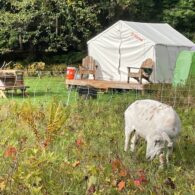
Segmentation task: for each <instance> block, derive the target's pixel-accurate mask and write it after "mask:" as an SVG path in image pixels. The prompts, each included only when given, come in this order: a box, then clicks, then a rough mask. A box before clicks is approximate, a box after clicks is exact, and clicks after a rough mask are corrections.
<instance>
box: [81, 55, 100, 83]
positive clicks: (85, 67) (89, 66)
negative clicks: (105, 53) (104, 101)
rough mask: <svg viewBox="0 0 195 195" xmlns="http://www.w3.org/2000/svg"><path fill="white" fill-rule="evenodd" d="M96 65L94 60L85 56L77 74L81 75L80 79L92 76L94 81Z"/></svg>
mask: <svg viewBox="0 0 195 195" xmlns="http://www.w3.org/2000/svg"><path fill="white" fill-rule="evenodd" d="M96 68H97V66H96V64H95V60H94V59H93V58H92V57H91V56H86V57H85V58H83V60H82V66H79V74H80V75H81V79H83V75H86V74H87V75H89V74H92V75H93V78H94V80H95V73H96Z"/></svg>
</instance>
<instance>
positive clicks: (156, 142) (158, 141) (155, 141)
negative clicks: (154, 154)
mask: <svg viewBox="0 0 195 195" xmlns="http://www.w3.org/2000/svg"><path fill="white" fill-rule="evenodd" d="M160 142H161V140H160V139H159V138H158V139H155V140H154V146H156V145H157V144H158V143H160Z"/></svg>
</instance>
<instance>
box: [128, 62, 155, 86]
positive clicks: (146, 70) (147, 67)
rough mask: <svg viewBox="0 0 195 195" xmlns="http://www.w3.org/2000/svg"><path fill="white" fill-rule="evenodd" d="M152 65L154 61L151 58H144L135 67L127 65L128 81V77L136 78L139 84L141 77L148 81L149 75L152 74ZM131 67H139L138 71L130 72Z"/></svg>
mask: <svg viewBox="0 0 195 195" xmlns="http://www.w3.org/2000/svg"><path fill="white" fill-rule="evenodd" d="M153 66H154V61H153V60H152V59H151V58H148V59H146V60H145V61H144V62H143V63H142V65H141V67H140V68H135V67H127V68H128V80H127V82H128V83H129V81H130V78H134V79H136V80H137V81H138V82H139V83H140V84H141V83H142V79H143V78H144V79H146V80H147V81H148V82H151V81H150V75H151V74H152V71H153ZM131 69H139V71H138V72H131Z"/></svg>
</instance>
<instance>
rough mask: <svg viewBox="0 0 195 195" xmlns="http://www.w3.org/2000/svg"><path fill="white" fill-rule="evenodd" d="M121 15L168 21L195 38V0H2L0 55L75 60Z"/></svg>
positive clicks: (16, 58)
mask: <svg viewBox="0 0 195 195" xmlns="http://www.w3.org/2000/svg"><path fill="white" fill-rule="evenodd" d="M120 19H121V20H127V21H140V22H167V23H169V24H170V25H171V26H173V27H174V28H176V29H177V30H178V31H179V32H181V33H182V34H184V35H185V36H186V37H188V38H189V39H191V40H192V41H195V25H194V21H195V0H147V1H146V0H82V1H81V0H0V53H1V54H0V61H3V60H26V61H33V60H37V59H41V60H45V61H48V62H52V60H53V61H57V62H59V63H60V62H62V61H66V62H67V61H68V60H69V61H68V62H69V63H74V61H78V60H79V58H80V57H81V56H82V55H84V53H85V52H86V45H87V44H86V42H87V40H89V39H90V38H91V37H93V36H94V35H96V34H97V33H99V32H101V31H102V30H104V29H105V28H107V27H108V26H110V25H112V24H113V23H115V22H116V21H118V20H120ZM75 54H77V55H75ZM78 54H79V55H78ZM63 55H64V58H63V57H62V56H63ZM59 56H61V58H59ZM67 56H68V57H67ZM71 56H72V57H71ZM67 59H68V60H67Z"/></svg>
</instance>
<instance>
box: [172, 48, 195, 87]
mask: <svg viewBox="0 0 195 195" xmlns="http://www.w3.org/2000/svg"><path fill="white" fill-rule="evenodd" d="M190 76H193V77H195V52H194V51H182V52H180V53H179V56H178V57H177V61H176V66H175V70H174V76H173V85H174V86H177V85H185V83H186V81H187V79H188V78H189V77H190Z"/></svg>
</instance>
